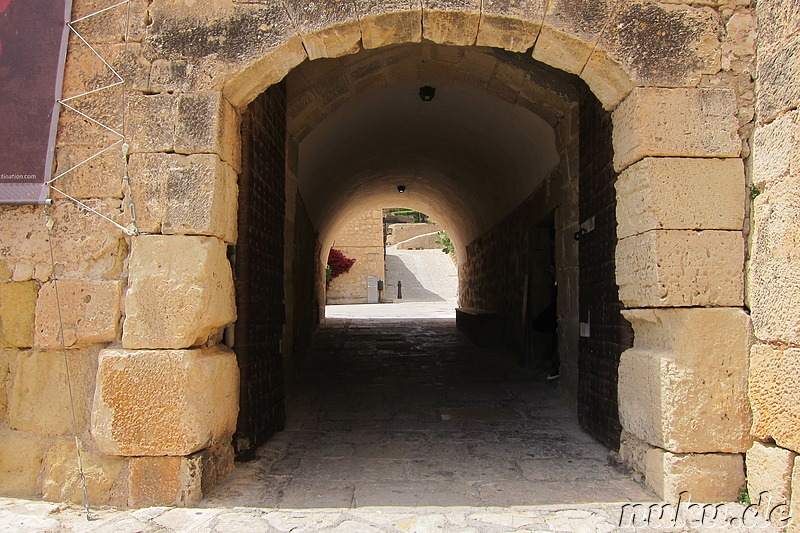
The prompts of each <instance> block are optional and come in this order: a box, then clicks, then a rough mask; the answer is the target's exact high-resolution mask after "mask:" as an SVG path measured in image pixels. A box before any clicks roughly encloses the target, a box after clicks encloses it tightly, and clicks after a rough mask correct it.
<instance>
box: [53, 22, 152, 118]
mask: <svg viewBox="0 0 800 533" xmlns="http://www.w3.org/2000/svg"><path fill="white" fill-rule="evenodd" d="M76 27H77V26H76ZM92 47H93V48H94V49H95V50H96V51H97V53H95V52H93V51H92V50H90V49H89V47H88V46H86V45H85V44H83V43H82V42H80V41H79V40H78V39H77V38H75V36H73V38H72V39H71V42H70V49H69V53H68V54H67V59H66V63H65V65H64V86H63V88H62V95H63V98H65V99H66V98H72V97H75V96H79V95H82V94H85V93H87V92H90V91H94V90H97V89H100V88H102V87H108V86H109V85H113V84H115V83H118V82H119V81H120V80H119V78H118V77H117V76H115V75H114V73H113V72H112V71H111V70H110V69H109V68H108V67H107V66H106V63H108V64H109V65H111V67H112V68H113V69H114V70H115V71H116V72H117V74H119V76H120V77H122V79H123V80H125V84H126V87H128V88H129V89H130V90H145V89H147V83H148V74H149V71H150V62H149V61H148V60H147V58H146V57H145V54H143V53H142V45H141V44H139V43H133V42H128V43H122V42H118V43H95V44H92ZM98 54H99V56H100V57H102V59H100V57H98ZM104 61H105V63H104ZM95 94H96V95H97V96H101V97H103V98H106V99H112V100H115V102H116V104H117V107H119V104H120V103H121V98H122V95H123V93H122V88H121V87H120V86H116V87H108V88H106V89H102V90H101V91H98V92H97V93H95ZM83 98H84V97H80V98H76V99H74V100H70V101H68V103H69V105H70V106H73V107H76V108H77V109H81V110H82V111H84V110H85V109H84V107H83V105H84V102H83ZM90 116H91V113H90Z"/></svg>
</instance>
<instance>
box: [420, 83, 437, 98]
mask: <svg viewBox="0 0 800 533" xmlns="http://www.w3.org/2000/svg"><path fill="white" fill-rule="evenodd" d="M435 94H436V88H435V87H431V86H430V85H426V86H425V87H420V88H419V97H420V98H422V101H423V102H430V101H431V100H433V97H434V95H435Z"/></svg>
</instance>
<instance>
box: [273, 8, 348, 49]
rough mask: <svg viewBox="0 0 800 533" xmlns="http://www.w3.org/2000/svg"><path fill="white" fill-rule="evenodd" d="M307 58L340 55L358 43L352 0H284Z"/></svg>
mask: <svg viewBox="0 0 800 533" xmlns="http://www.w3.org/2000/svg"><path fill="white" fill-rule="evenodd" d="M286 9H288V11H289V15H290V16H291V18H292V20H293V21H294V23H295V24H296V25H297V31H298V32H299V33H300V34H301V35H302V36H303V45H304V46H305V49H306V51H307V52H308V58H309V59H319V58H321V57H339V56H343V55H347V54H352V53H355V52H357V51H358V50H359V48H360V47H361V45H360V41H361V26H360V24H359V20H358V13H357V7H356V5H355V3H354V2H315V1H314V0H296V1H293V2H286Z"/></svg>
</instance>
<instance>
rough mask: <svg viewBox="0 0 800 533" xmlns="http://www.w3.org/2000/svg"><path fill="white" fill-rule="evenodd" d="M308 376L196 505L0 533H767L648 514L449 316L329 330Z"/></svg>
mask: <svg viewBox="0 0 800 533" xmlns="http://www.w3.org/2000/svg"><path fill="white" fill-rule="evenodd" d="M302 378H303V379H302V380H299V382H298V383H297V385H296V386H295V387H294V388H293V390H292V400H291V401H290V402H289V407H288V422H287V427H286V430H285V431H283V432H281V433H279V434H277V435H276V436H275V437H274V438H273V439H271V440H270V441H269V442H268V443H266V444H265V445H264V446H262V447H261V448H260V449H259V451H258V454H257V455H258V457H257V458H256V459H255V460H253V461H250V462H247V463H238V464H237V466H236V469H235V471H234V473H233V474H232V475H231V476H230V477H229V478H228V479H227V480H226V481H225V482H223V483H222V484H221V485H220V486H219V487H217V489H215V490H214V491H213V492H212V493H211V494H210V495H209V497H208V498H207V499H206V500H204V501H203V502H201V505H200V508H198V509H170V508H164V507H158V508H149V509H140V510H135V511H114V510H99V511H94V512H93V514H94V518H95V519H94V520H92V521H87V520H86V517H85V515H84V514H82V512H81V510H80V509H78V508H75V507H66V506H59V505H56V504H49V503H42V502H30V501H24V500H12V499H0V531H24V532H28V531H53V532H61V531H108V532H113V533H127V532H131V533H134V532H140V531H163V532H173V531H174V532H187V533H188V532H192V533H199V532H229V531H231V532H233V531H253V532H288V531H293V532H303V531H309V532H311V531H341V532H356V533H358V532H364V533H369V532H397V531H403V532H429V531H430V532H433V531H452V532H489V533H495V532H497V533H500V532H506V531H509V532H510V531H519V532H523V531H560V532H610V531H615V530H620V531H643V532H644V531H647V532H650V531H652V532H660V531H752V530H756V529H757V530H759V531H769V529H768V528H762V527H759V528H756V526H755V524H756V522H757V520H756V517H755V516H754V515H753V512H752V509H749V510H748V509H746V508H744V507H742V506H740V505H736V504H728V505H726V506H724V507H722V508H720V510H719V512H718V513H717V515H716V517H714V516H711V513H707V516H706V517H705V519H703V522H704V526H703V527H697V526H696V525H691V524H688V523H687V519H695V520H699V515H698V511H700V510H702V508H694V510H692V509H691V508H688V507H686V506H684V508H683V509H682V510H681V513H679V518H678V519H677V520H676V521H673V520H672V518H673V517H674V509H668V512H665V513H656V512H653V513H648V512H647V509H648V507H647V506H649V505H659V506H660V505H663V504H662V503H660V502H655V501H654V496H653V495H652V494H651V493H650V492H649V491H647V490H646V489H644V488H643V487H642V486H640V485H639V484H637V483H636V482H635V481H634V480H633V479H632V478H631V477H630V476H629V475H626V474H625V473H622V472H619V471H617V470H615V469H614V468H613V467H612V466H610V465H609V464H608V451H607V450H606V449H605V448H604V447H603V446H602V445H601V444H599V443H598V442H596V441H595V440H594V439H593V438H592V437H591V436H589V435H588V434H586V433H585V432H583V431H582V430H581V429H580V427H579V426H578V424H577V421H576V419H575V416H574V414H573V409H571V408H569V407H568V406H567V405H565V404H564V403H563V402H562V401H561V400H560V399H559V395H558V392H557V388H556V386H554V385H553V384H552V383H548V382H546V381H545V380H544V379H543V378H542V377H541V376H540V375H538V374H537V373H536V372H533V371H524V370H522V369H520V368H519V367H517V366H516V365H515V364H514V362H513V360H512V359H511V358H509V354H508V353H506V352H503V351H502V350H487V349H478V348H476V347H474V346H473V345H472V344H471V343H469V341H467V340H466V339H465V338H463V337H462V336H461V335H460V334H458V332H457V331H455V327H454V324H453V321H452V320H432V321H425V322H422V321H412V320H405V321H377V320H351V319H335V320H332V319H329V320H327V321H326V324H325V325H324V327H323V328H322V329H321V331H320V332H319V333H318V334H317V335H316V336H315V339H314V343H313V348H312V350H311V353H310V354H309V356H308V357H307V359H306V364H305V366H304V370H303V371H302ZM633 502H641V505H640V506H638V507H637V506H635V505H636V504H635V503H633ZM654 509H656V510H660V509H661V507H654ZM648 516H649V517H650V521H649V522H648V520H647V517H648ZM659 517H661V519H660V520H659ZM743 519H744V522H745V523H744V524H742V520H743ZM620 521H622V522H621V525H620ZM761 525H762V526H763V525H764V524H763V523H762V524H761ZM634 526H636V527H634Z"/></svg>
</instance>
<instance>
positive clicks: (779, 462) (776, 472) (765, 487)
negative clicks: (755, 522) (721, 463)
mask: <svg viewBox="0 0 800 533" xmlns="http://www.w3.org/2000/svg"><path fill="white" fill-rule="evenodd" d="M795 457H797V454H796V453H794V452H792V451H790V450H785V449H783V448H781V447H779V446H775V445H774V444H770V443H762V442H758V441H756V442H754V443H753V446H752V447H751V448H750V449H749V450H747V456H746V457H745V462H746V465H747V491H748V493H749V494H750V501H751V502H753V503H756V502H758V501H759V499H760V502H761V505H760V509H761V511H762V512H765V513H769V511H770V510H771V509H772V507H773V506H775V505H779V504H785V503H789V499H790V496H791V481H792V468H793V467H794V460H795ZM764 493H765V494H764ZM762 494H763V498H759V496H760V495H762Z"/></svg>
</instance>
